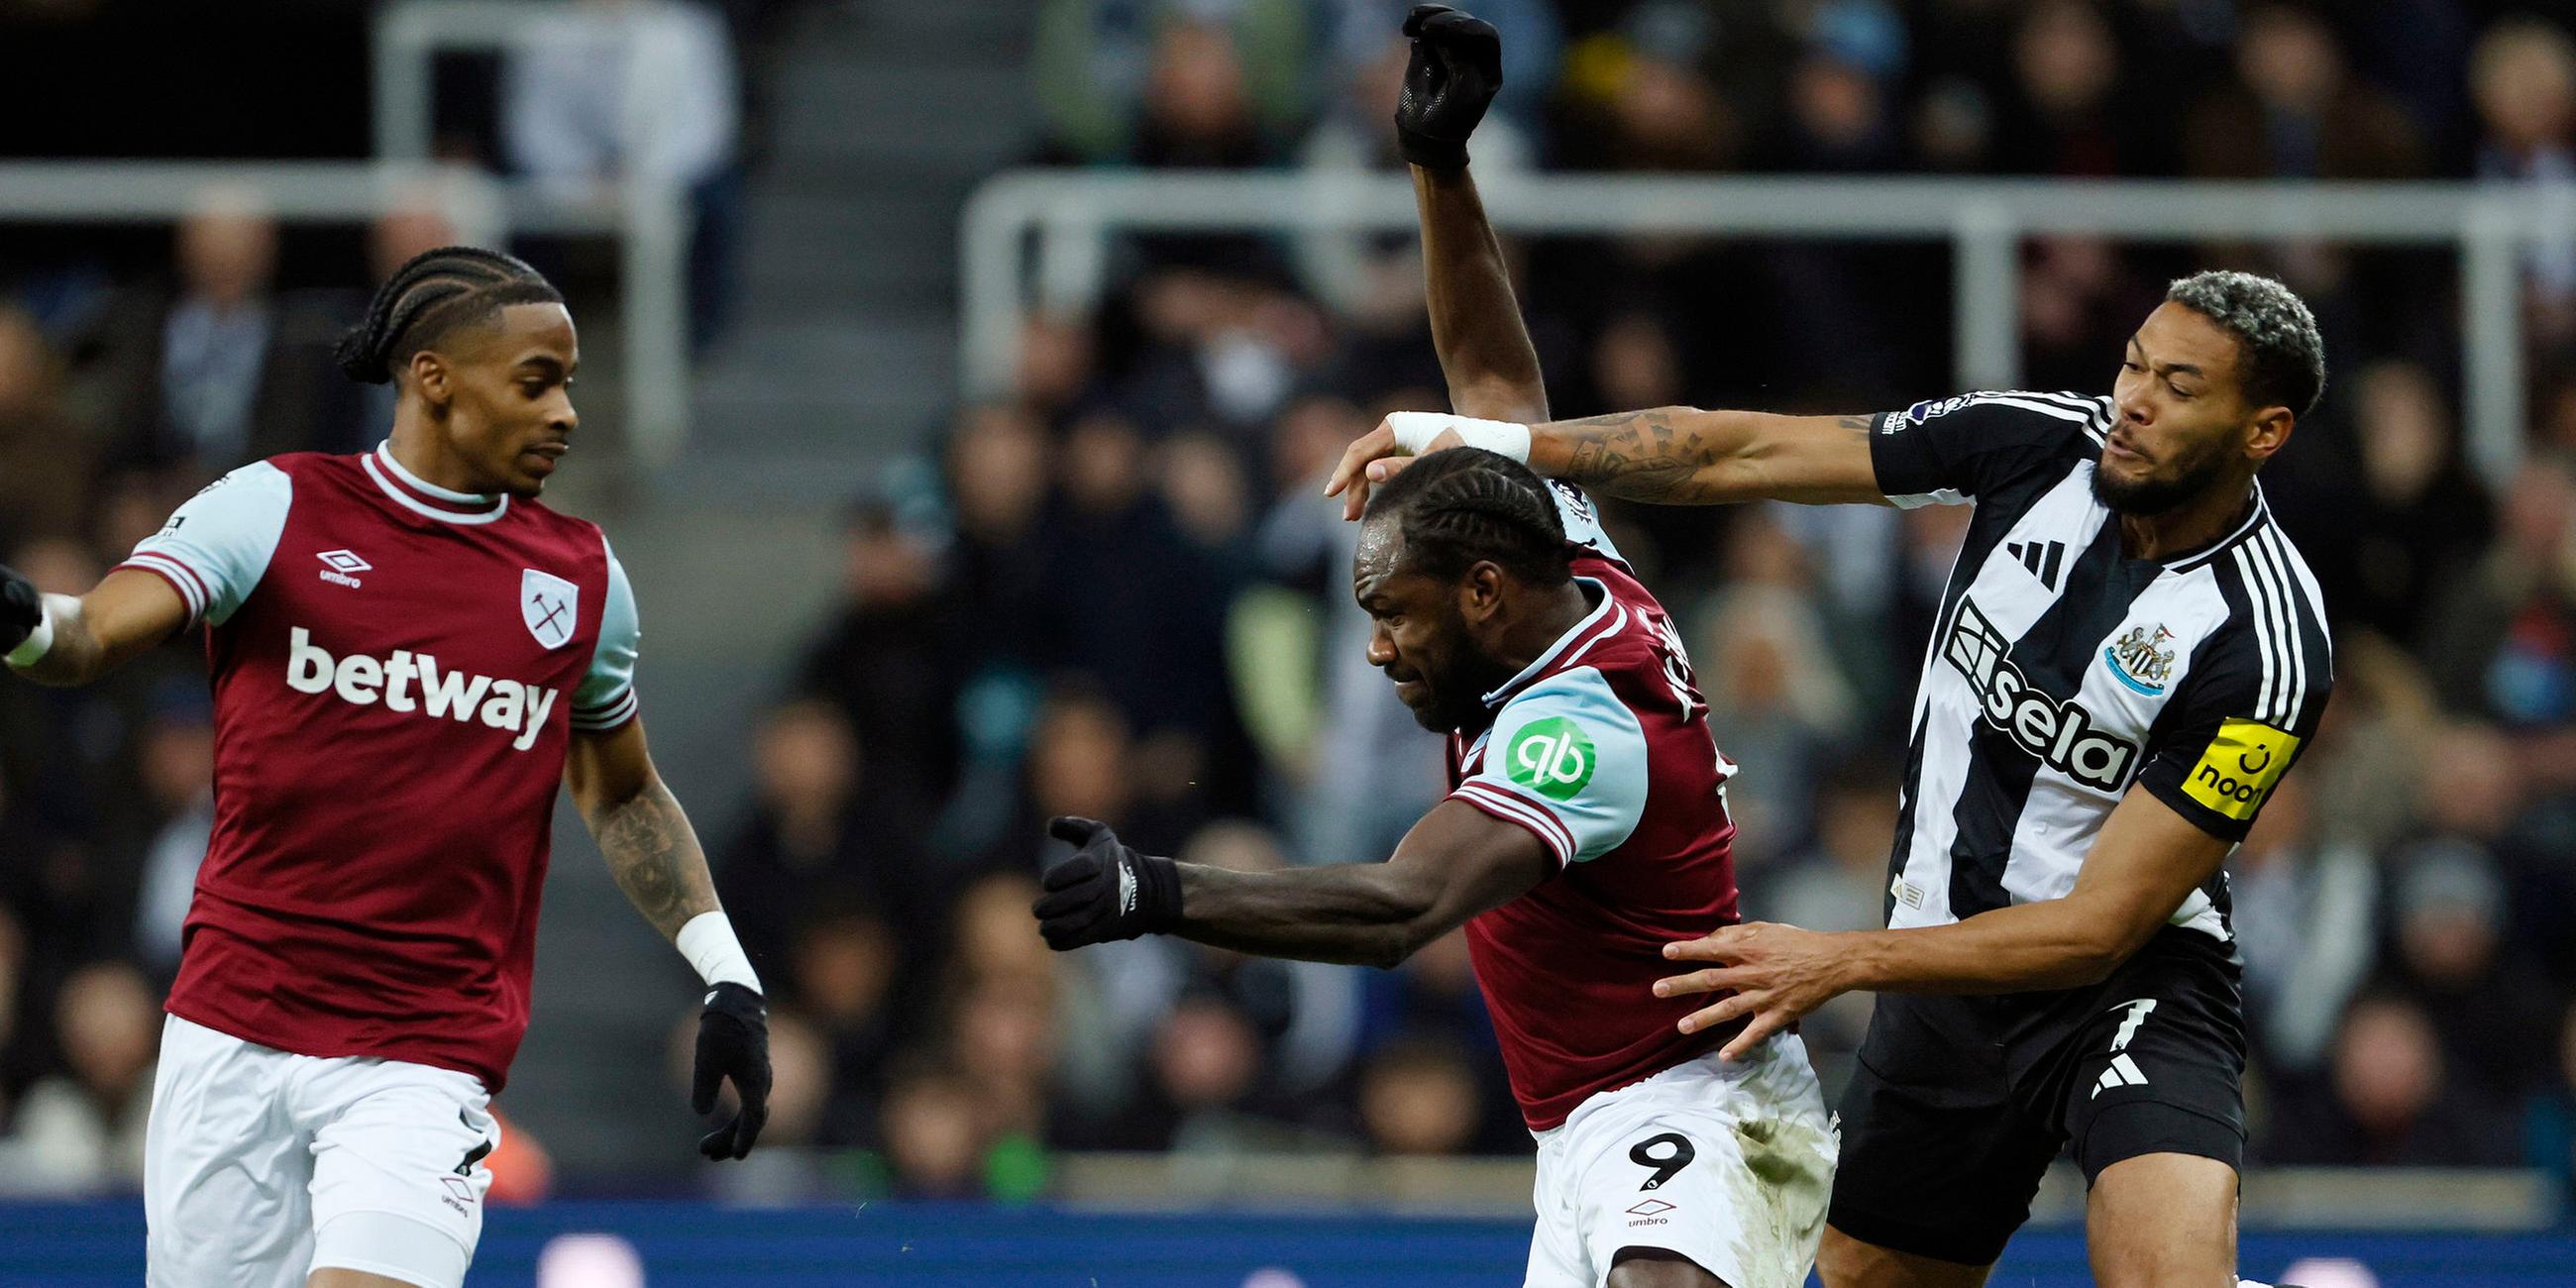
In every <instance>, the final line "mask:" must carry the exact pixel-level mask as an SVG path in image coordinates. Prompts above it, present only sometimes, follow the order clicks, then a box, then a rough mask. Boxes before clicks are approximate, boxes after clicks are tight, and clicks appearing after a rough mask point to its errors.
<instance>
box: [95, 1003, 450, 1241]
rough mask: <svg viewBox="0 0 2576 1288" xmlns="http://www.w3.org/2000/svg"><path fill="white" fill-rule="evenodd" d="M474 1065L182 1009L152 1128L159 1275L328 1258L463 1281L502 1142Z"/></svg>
mask: <svg viewBox="0 0 2576 1288" xmlns="http://www.w3.org/2000/svg"><path fill="white" fill-rule="evenodd" d="M490 1104H491V1096H490V1095H489V1094H487V1093H486V1092H485V1091H484V1089H483V1083H482V1080H481V1079H478V1078H476V1077H474V1076H473V1075H471V1074H466V1073H459V1072H456V1071H455V1070H452V1069H437V1068H432V1067H430V1066H428V1065H423V1064H409V1063H406V1062H403V1061H400V1060H380V1059H375V1058H372V1057H366V1056H342V1057H336V1058H331V1059H321V1058H316V1057H313V1056H304V1055H292V1054H289V1053H287V1052H284V1051H278V1050H274V1049H272V1048H269V1047H264V1046H260V1045H259V1044H257V1043H255V1042H247V1041H244V1040H242V1039H240V1038H237V1037H233V1036H232V1035H230V1034H227V1033H219V1032H217V1031H215V1030H213V1029H210V1028H207V1027H205V1026H203V1025H200V1024H194V1023H191V1022H189V1021H187V1020H183V1019H180V1018H179V1017H178V1016H175V1015H173V1016H170V1017H168V1019H167V1021H166V1022H165V1023H164V1024H163V1025H162V1029H161V1064H160V1067H159V1069H158V1070H157V1071H156V1072H155V1074H154V1076H153V1080H152V1120H151V1122H150V1123H149V1124H148V1125H147V1127H146V1128H145V1131H144V1138H145V1139H144V1150H145V1153H144V1172H143V1206H144V1218H145V1221H146V1225H147V1230H148V1233H147V1234H146V1236H145V1246H146V1249H147V1251H146V1261H147V1265H148V1269H147V1270H146V1272H145V1282H146V1283H147V1284H149V1285H150V1288H303V1284H304V1281H305V1278H306V1276H308V1275H309V1274H311V1273H312V1272H313V1271H315V1270H319V1269H322V1268H324V1267H343V1268H346V1269H350V1270H362V1271H365V1272H367V1273H369V1274H378V1275H385V1276H387V1277H390V1278H393V1279H399V1280H402V1281H403V1282H405V1283H411V1284H418V1285H420V1288H460V1286H461V1285H462V1284H463V1283H464V1282H465V1268H466V1266H467V1265H468V1264H469V1263H470V1262H472V1260H473V1259H474V1245H475V1242H476V1241H477V1240H478V1239H480V1238H481V1237H482V1234H483V1194H484V1191H486V1190H488V1189H490V1188H491V1186H492V1173H491V1172H490V1171H489V1170H487V1169H486V1168H484V1166H483V1165H482V1159H483V1157H484V1156H485V1155H487V1154H489V1153H490V1152H491V1151H492V1148H493V1147H494V1146H496V1145H498V1144H499V1143H500V1140H501V1131H500V1127H499V1126H498V1125H497V1124H496V1123H494V1122H493V1120H492V1115H491V1113H490V1112H489V1107H490Z"/></svg>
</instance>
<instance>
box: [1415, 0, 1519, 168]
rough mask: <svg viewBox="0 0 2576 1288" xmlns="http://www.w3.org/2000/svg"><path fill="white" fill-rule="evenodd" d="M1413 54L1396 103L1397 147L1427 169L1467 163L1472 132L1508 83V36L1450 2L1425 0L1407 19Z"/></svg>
mask: <svg viewBox="0 0 2576 1288" xmlns="http://www.w3.org/2000/svg"><path fill="white" fill-rule="evenodd" d="M1404 34H1405V35H1408V36H1411V37H1412V38H1413V58H1412V60H1411V61H1409V62H1407V63H1406V64H1405V65H1404V96H1403V97H1402V98H1399V99H1397V100H1396V104H1395V142H1396V150H1397V151H1399V152H1401V153H1403V154H1404V159H1405V160H1407V161H1410V162H1412V163H1413V164H1415V165H1418V166H1421V167H1422V168H1423V169H1426V170H1457V169H1461V168H1463V167H1464V166H1465V165H1466V164H1467V136H1468V135H1470V134H1473V133H1475V132H1476V122H1478V121H1481V120H1483V119H1485V109H1486V108H1488V107H1491V106H1492V105H1493V102H1494V94H1495V93H1496V92H1497V91H1499V90H1500V89H1502V87H1503V41H1502V37H1500V36H1498V35H1496V34H1495V33H1494V24H1492V23H1490V22H1487V21H1485V20H1484V19H1482V18H1479V17H1477V16H1475V15H1474V14H1471V13H1461V12H1459V11H1458V10H1456V9H1452V8H1450V7H1449V6H1447V5H1445V4H1421V5H1415V6H1414V7H1413V12H1412V13H1410V14H1408V15H1406V16H1405V19H1404Z"/></svg>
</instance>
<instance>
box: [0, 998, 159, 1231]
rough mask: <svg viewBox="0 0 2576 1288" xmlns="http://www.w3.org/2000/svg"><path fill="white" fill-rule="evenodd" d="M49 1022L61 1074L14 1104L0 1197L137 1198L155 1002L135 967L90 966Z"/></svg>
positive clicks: (2, 1144) (155, 1041)
mask: <svg viewBox="0 0 2576 1288" xmlns="http://www.w3.org/2000/svg"><path fill="white" fill-rule="evenodd" d="M55 1016H56V1021H55V1022H56V1024H57V1025H58V1026H59V1029H60V1039H59V1040H60V1044H61V1049H62V1053H63V1060H64V1064H65V1066H66V1071H65V1072H64V1073H61V1074H57V1075H55V1076H52V1077H48V1078H45V1079H43V1080H42V1081H39V1082H38V1083H36V1085H35V1086H33V1087H31V1088H29V1089H28V1091H27V1094H26V1096H25V1097H24V1098H22V1099H21V1100H20V1101H19V1102H18V1107H17V1112H16V1114H15V1115H14V1118H13V1122H12V1125H11V1126H12V1129H11V1132H10V1134H9V1135H8V1136H7V1137H5V1138H0V1192H12V1191H14V1192H16V1193H19V1194H24V1195H32V1196H40V1197H48V1198H76V1197H87V1196H92V1195H102V1194H122V1195H136V1194H140V1193H142V1190H143V1125H144V1119H145V1117H146V1116H147V1114H148V1112H149V1111H150V1109H151V1107H152V1067H153V1059H154V1057H155V1055H156V1054H157V1053H158V1052H159V1050H160V1045H161V1004H160V995H159V994H158V993H157V992H156V991H154V990H153V988H152V986H151V985H150V984H149V983H148V982H146V981H145V980H144V978H143V975H142V973H141V972H140V971H137V970H135V969H134V968H133V967H132V966H129V965H126V964H125V963H123V962H117V961H99V962H93V963H91V964H89V965H87V966H84V967H82V968H80V969H79V970H77V971H75V972H73V973H72V975H71V977H70V978H69V979H67V980H65V981H64V982H63V989H62V1000H61V1002H60V1004H59V1005H58V1006H57V1007H56V1008H55Z"/></svg>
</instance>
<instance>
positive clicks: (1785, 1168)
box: [1529, 1033, 1839, 1288]
mask: <svg viewBox="0 0 2576 1288" xmlns="http://www.w3.org/2000/svg"><path fill="white" fill-rule="evenodd" d="M1537 1136H1538V1187H1537V1191H1536V1193H1535V1195H1534V1201H1535V1203H1536V1205H1537V1207H1538V1228H1537V1230H1536V1232H1535V1233H1534V1234H1533V1235H1532V1236H1531V1239H1530V1259H1529V1288H1601V1286H1602V1285H1603V1284H1604V1283H1606V1282H1608V1280H1609V1278H1610V1267H1611V1266H1612V1265H1613V1264H1615V1262H1616V1260H1617V1258H1618V1255H1619V1253H1620V1251H1621V1250H1622V1249H1626V1248H1653V1249H1660V1250H1663V1251H1668V1252H1673V1253H1678V1254H1680V1255H1682V1256H1684V1257H1688V1258H1689V1259H1690V1260H1691V1261H1692V1262H1693V1263H1695V1264H1697V1265H1698V1266H1699V1267H1700V1268H1701V1269H1703V1270H1706V1271H1708V1272H1709V1273H1710V1274H1713V1275H1716V1276H1717V1277H1718V1278H1719V1279H1722V1280H1724V1281H1725V1282H1726V1283H1727V1285H1728V1286H1729V1288H1798V1285H1801V1284H1804V1283H1805V1282H1806V1280H1807V1271H1808V1269H1809V1268H1810V1267H1812V1266H1813V1265H1814V1264H1815V1260H1816V1242H1817V1240H1818V1239H1820V1238H1822V1237H1823V1236H1824V1232H1825V1207H1826V1202H1827V1200H1828V1199H1830V1198H1831V1197H1832V1195H1833V1188H1834V1155H1835V1152H1836V1149H1837V1146H1838V1143H1839V1142H1838V1140H1837V1133H1836V1131H1835V1127H1834V1122H1833V1118H1832V1116H1831V1115H1830V1114H1828V1113H1827V1112H1826V1110H1825V1096H1824V1091H1823V1089H1822V1088H1821V1087H1819V1086H1818V1085H1817V1083H1816V1071H1815V1067H1814V1066H1812V1065H1810V1064H1808V1063H1807V1048H1806V1046H1805V1044H1804V1043H1802V1042H1800V1041H1799V1040H1798V1038H1797V1035H1795V1034H1790V1033H1782V1034H1777V1035H1774V1036H1773V1037H1772V1038H1770V1039H1769V1040H1768V1041H1766V1042H1764V1043H1763V1044H1762V1045H1761V1046H1760V1047H1757V1048H1755V1050H1754V1051H1753V1053H1752V1054H1751V1055H1749V1056H1747V1057H1746V1058H1745V1059H1743V1060H1741V1061H1738V1062H1735V1063H1733V1064H1728V1063H1725V1062H1723V1061H1720V1060H1719V1059H1718V1058H1717V1053H1716V1052H1713V1051H1712V1052H1710V1053H1709V1054H1707V1055H1704V1056H1701V1057H1700V1058H1698V1059H1696V1060H1691V1061H1687V1062H1685V1063H1682V1064H1678V1065H1675V1066H1673V1067H1672V1068H1670V1069H1666V1070H1664V1071H1663V1072H1662V1073H1658V1074H1656V1075H1655V1076H1653V1077H1651V1078H1648V1079H1646V1080H1645V1081H1643V1082H1639V1083H1634V1084H1631V1085H1629V1086H1625V1087H1620V1088H1616V1089H1614V1090H1610V1091H1604V1092H1599V1093H1597V1094H1595V1095H1593V1096H1591V1097H1590V1098H1588V1099H1586V1100H1585V1101H1584V1102H1583V1103H1582V1104H1580V1105H1577V1106H1575V1109H1574V1113H1573V1114H1572V1115H1571V1116H1569V1117H1568V1118H1567V1119H1566V1120H1565V1122H1564V1124H1563V1125H1562V1126H1558V1127H1555V1128H1552V1129H1550V1130H1548V1131H1544V1132H1539V1133H1537Z"/></svg>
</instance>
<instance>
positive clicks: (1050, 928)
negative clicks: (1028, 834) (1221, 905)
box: [1031, 816, 1181, 952]
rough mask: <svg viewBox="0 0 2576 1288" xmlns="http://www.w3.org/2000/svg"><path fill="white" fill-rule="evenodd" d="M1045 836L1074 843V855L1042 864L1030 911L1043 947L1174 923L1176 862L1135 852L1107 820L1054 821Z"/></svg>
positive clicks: (1152, 930)
mask: <svg viewBox="0 0 2576 1288" xmlns="http://www.w3.org/2000/svg"><path fill="white" fill-rule="evenodd" d="M1047 835H1049V836H1052V837H1054V838H1056V839H1057V840H1059V841H1064V842H1067V843H1069V844H1071V845H1072V846H1073V847H1074V851H1073V857H1072V858H1069V859H1066V860H1065V861H1064V862H1062V863H1059V864H1057V865H1055V866H1054V867H1051V868H1049V869H1047V871H1046V877H1045V886H1046V893H1045V894H1043V895H1041V896H1039V897H1038V901H1037V904H1036V906H1035V907H1034V908H1032V909H1031V911H1032V912H1035V913H1036V914H1037V919H1038V931H1039V933H1041V934H1043V935H1045V936H1046V941H1047V947H1049V948H1052V949H1055V950H1056V951H1057V952H1063V951H1065V950H1066V949H1069V948H1080V947H1081V946H1083V945H1084V944H1105V943H1108V942H1109V941H1111V940H1113V939H1134V938H1136V937H1137V936H1138V935H1152V934H1160V933H1162V932H1164V931H1167V930H1170V929H1172V928H1173V927H1175V926H1177V925H1179V924H1180V921H1181V869H1180V865H1179V864H1176V863H1174V862H1172V861H1171V860H1170V859H1166V858H1159V857H1157V856H1155V855H1151V854H1140V853H1138V852H1137V851H1136V850H1134V849H1132V848H1130V847H1129V846H1128V845H1126V844H1125V843H1124V842H1122V841H1120V840H1119V839H1118V834H1117V833H1116V832H1112V831H1110V830H1109V825H1108V824H1106V823H1100V822H1095V821H1093V820H1091V819H1087V818H1074V817H1071V816H1065V817H1060V818H1057V819H1054V820H1053V821H1051V822H1049V823H1048V824H1047Z"/></svg>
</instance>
